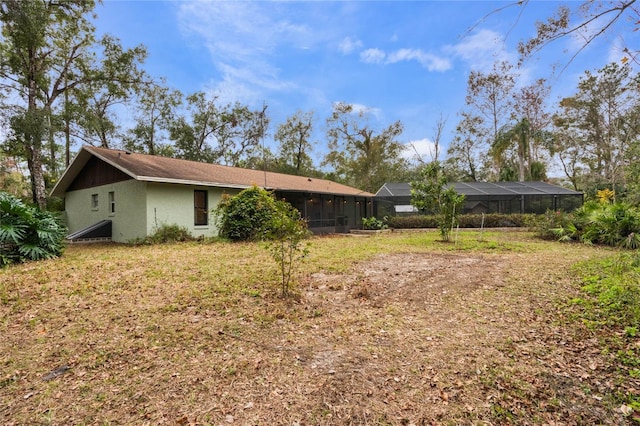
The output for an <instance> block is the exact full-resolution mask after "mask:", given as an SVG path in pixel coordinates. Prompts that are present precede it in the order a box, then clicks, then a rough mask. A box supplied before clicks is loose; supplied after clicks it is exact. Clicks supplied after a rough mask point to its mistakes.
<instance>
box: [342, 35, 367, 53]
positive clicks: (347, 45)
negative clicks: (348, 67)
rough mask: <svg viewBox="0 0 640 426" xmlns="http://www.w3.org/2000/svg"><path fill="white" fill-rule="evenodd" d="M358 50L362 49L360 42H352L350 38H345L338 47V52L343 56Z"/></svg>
mask: <svg viewBox="0 0 640 426" xmlns="http://www.w3.org/2000/svg"><path fill="white" fill-rule="evenodd" d="M360 48H362V42H361V41H360V40H352V39H351V38H350V37H345V38H344V39H343V40H342V41H341V42H340V44H339V45H338V50H339V51H340V53H342V54H343V55H348V54H350V53H352V52H353V51H354V50H357V49H360Z"/></svg>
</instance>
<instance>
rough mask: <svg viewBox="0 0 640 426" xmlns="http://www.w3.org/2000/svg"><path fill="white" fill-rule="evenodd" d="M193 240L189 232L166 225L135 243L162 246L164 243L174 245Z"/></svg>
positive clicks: (177, 226) (175, 226) (174, 225)
mask: <svg viewBox="0 0 640 426" xmlns="http://www.w3.org/2000/svg"><path fill="white" fill-rule="evenodd" d="M193 240H195V238H194V237H193V235H191V233H190V232H189V230H188V229H187V228H185V227H183V226H180V225H176V224H173V225H167V224H162V225H160V227H158V229H156V231H155V232H154V233H153V234H152V235H149V236H147V237H146V238H143V239H142V240H139V241H135V243H137V244H164V243H176V242H184V241H193Z"/></svg>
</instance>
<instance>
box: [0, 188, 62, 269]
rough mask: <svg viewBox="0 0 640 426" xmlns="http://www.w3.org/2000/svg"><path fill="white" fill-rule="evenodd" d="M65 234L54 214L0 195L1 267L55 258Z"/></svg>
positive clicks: (5, 194)
mask: <svg viewBox="0 0 640 426" xmlns="http://www.w3.org/2000/svg"><path fill="white" fill-rule="evenodd" d="M66 233H67V229H66V227H65V226H64V225H62V224H61V223H60V221H59V219H58V217H57V216H56V215H55V214H53V213H50V212H46V211H41V210H39V209H37V208H35V207H29V206H27V205H25V204H24V203H23V202H22V201H20V200H19V199H18V198H16V197H14V196H12V195H9V194H7V193H6V192H0V249H1V250H0V266H5V265H8V264H11V263H18V262H24V261H27V260H41V259H51V258H55V257H58V256H60V255H61V254H62V252H63V251H64V237H65V235H66Z"/></svg>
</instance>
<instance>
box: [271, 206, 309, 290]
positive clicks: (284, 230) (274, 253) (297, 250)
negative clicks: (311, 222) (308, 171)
mask: <svg viewBox="0 0 640 426" xmlns="http://www.w3.org/2000/svg"><path fill="white" fill-rule="evenodd" d="M275 208H276V209H275V212H274V215H273V216H272V217H271V222H270V223H269V230H268V231H267V233H266V237H267V243H266V245H267V249H268V250H269V252H270V253H271V257H272V258H273V260H274V261H275V262H276V263H277V264H278V269H279V271H280V277H281V291H282V295H283V296H284V297H287V296H289V294H290V289H291V286H292V275H293V273H294V269H295V266H296V264H297V263H298V262H299V261H301V260H302V259H303V258H305V257H306V256H307V255H308V254H309V248H308V244H306V245H305V244H303V241H304V240H305V239H306V238H307V237H308V236H309V230H308V229H307V223H306V222H305V221H304V220H303V219H302V218H301V217H300V212H299V211H298V210H296V209H295V208H294V207H292V206H291V204H289V203H287V202H285V201H276V202H275Z"/></svg>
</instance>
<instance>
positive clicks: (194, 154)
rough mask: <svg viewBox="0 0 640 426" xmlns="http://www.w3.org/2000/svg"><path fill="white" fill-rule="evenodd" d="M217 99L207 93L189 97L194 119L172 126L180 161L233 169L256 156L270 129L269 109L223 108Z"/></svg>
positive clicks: (227, 106) (178, 118)
mask: <svg viewBox="0 0 640 426" xmlns="http://www.w3.org/2000/svg"><path fill="white" fill-rule="evenodd" d="M216 101H217V98H216V97H209V98H207V96H206V94H205V93H203V92H197V93H194V94H192V95H189V96H187V109H188V112H189V114H190V116H180V117H177V118H176V119H174V120H173V121H172V123H171V124H170V128H169V131H170V135H171V139H172V140H174V141H175V148H176V154H177V156H178V157H179V158H184V159H187V160H194V161H204V162H209V163H214V162H222V163H224V164H226V165H229V166H246V165H247V164H248V163H249V162H250V160H252V157H253V156H254V155H256V153H259V152H260V143H261V141H262V138H263V137H264V135H265V133H266V131H267V128H268V126H269V119H268V117H267V116H266V109H267V107H266V106H264V107H263V108H262V110H255V111H252V110H250V109H249V107H247V106H245V105H241V104H239V103H236V104H234V105H226V106H224V107H219V106H218V105H216Z"/></svg>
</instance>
